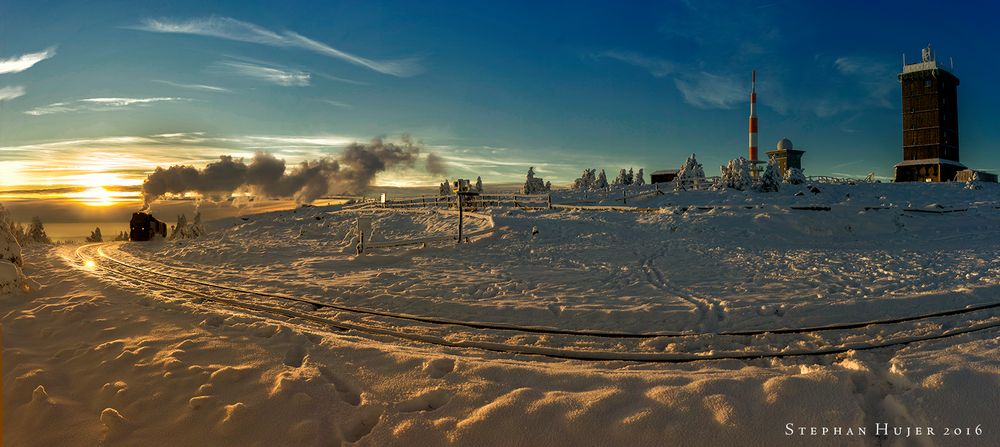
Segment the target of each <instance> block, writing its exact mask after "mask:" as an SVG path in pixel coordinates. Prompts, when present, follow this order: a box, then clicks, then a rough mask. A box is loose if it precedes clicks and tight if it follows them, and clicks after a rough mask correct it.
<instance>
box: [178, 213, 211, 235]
mask: <svg viewBox="0 0 1000 447" xmlns="http://www.w3.org/2000/svg"><path fill="white" fill-rule="evenodd" d="M204 234H205V227H204V226H203V225H202V224H201V213H200V212H199V213H195V215H194V222H192V223H190V224H189V223H188V221H187V216H186V215H184V214H181V215H180V216H177V225H175V226H174V228H173V232H171V233H170V239H171V240H173V239H192V238H196V237H201V236H202V235H204Z"/></svg>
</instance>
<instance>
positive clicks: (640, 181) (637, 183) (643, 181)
mask: <svg viewBox="0 0 1000 447" xmlns="http://www.w3.org/2000/svg"><path fill="white" fill-rule="evenodd" d="M632 184H633V185H635V186H642V185H645V184H646V179H644V178H642V168H639V172H636V173H635V179H634V181H633V182H632Z"/></svg>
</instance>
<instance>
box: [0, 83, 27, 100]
mask: <svg viewBox="0 0 1000 447" xmlns="http://www.w3.org/2000/svg"><path fill="white" fill-rule="evenodd" d="M24 93H25V90H24V87H23V86H20V85H12V86H7V87H0V101H9V100H11V99H14V98H18V97H21V96H24Z"/></svg>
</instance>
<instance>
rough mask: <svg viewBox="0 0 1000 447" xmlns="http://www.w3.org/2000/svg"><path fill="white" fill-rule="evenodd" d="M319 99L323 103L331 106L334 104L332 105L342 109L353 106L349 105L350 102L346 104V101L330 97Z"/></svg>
mask: <svg viewBox="0 0 1000 447" xmlns="http://www.w3.org/2000/svg"><path fill="white" fill-rule="evenodd" d="M320 101H321V102H324V103H327V104H329V105H331V106H334V107H340V108H342V109H351V108H354V107H353V106H352V105H350V104H348V103H346V102H340V101H334V100H332V99H321V100H320Z"/></svg>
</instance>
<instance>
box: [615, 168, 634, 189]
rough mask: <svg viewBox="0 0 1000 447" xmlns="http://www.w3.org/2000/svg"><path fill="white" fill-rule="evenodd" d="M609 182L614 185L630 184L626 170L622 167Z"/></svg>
mask: <svg viewBox="0 0 1000 447" xmlns="http://www.w3.org/2000/svg"><path fill="white" fill-rule="evenodd" d="M611 184H612V185H614V186H628V185H629V184H630V183H629V181H628V172H627V171H625V169H624V168H622V169H621V170H620V171H618V177H615V180H614V181H613V182H611Z"/></svg>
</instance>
